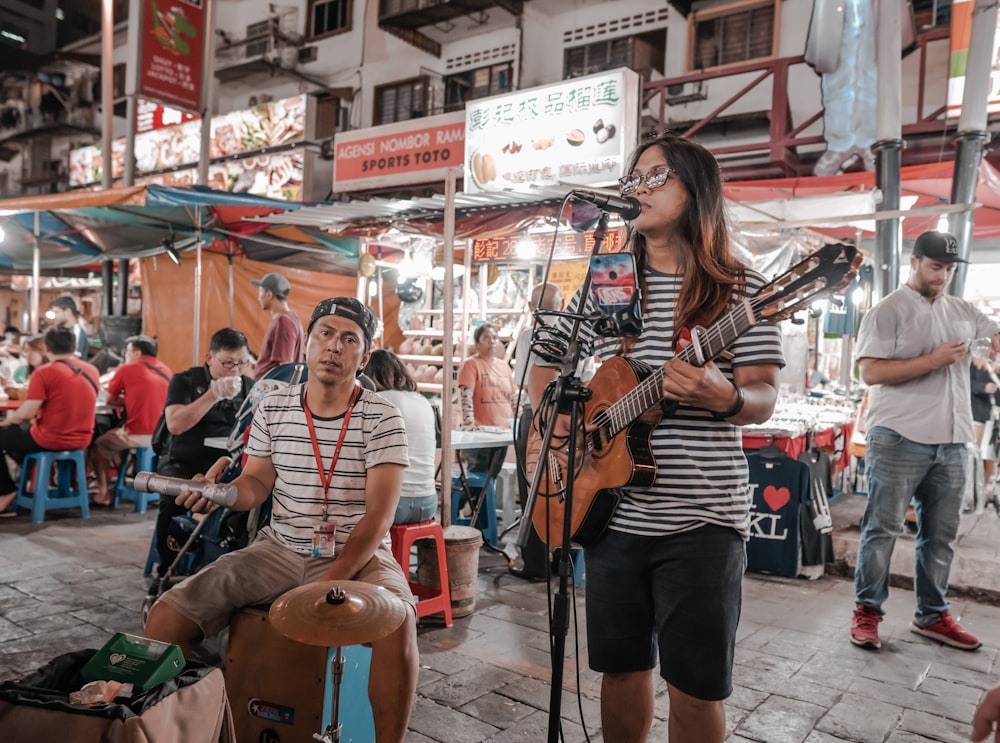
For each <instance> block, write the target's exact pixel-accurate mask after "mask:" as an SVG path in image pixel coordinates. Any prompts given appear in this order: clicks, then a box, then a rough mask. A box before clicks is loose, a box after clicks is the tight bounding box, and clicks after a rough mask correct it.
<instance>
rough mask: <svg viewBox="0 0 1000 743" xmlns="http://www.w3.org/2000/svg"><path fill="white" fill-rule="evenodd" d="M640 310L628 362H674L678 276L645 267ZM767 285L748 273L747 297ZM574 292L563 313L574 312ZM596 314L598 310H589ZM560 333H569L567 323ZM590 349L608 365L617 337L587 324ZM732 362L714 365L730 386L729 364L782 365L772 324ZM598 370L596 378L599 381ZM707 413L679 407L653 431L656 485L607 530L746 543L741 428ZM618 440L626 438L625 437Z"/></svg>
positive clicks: (631, 495)
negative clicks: (712, 534) (704, 535)
mask: <svg viewBox="0 0 1000 743" xmlns="http://www.w3.org/2000/svg"><path fill="white" fill-rule="evenodd" d="M645 277H646V307H647V310H646V312H645V314H644V317H643V329H642V334H641V335H640V337H639V338H637V339H636V344H635V347H634V348H633V350H632V351H631V352H630V354H629V357H630V358H634V359H637V360H639V361H642V362H645V363H646V364H649V365H650V366H651V367H652V368H653V369H657V368H660V367H662V366H663V364H665V363H666V362H667V361H669V360H670V359H671V358H673V356H674V351H673V348H672V347H671V345H670V340H671V338H673V335H674V307H675V305H676V302H677V298H678V296H679V294H680V289H681V284H682V282H683V278H684V277H683V276H682V275H675V274H664V273H660V272H658V271H654V270H652V269H649V268H647V269H646V273H645ZM764 283H765V281H764V279H763V277H762V276H761V275H760V274H757V273H755V272H753V271H747V293H748V294H753V293H754V292H755V291H756V290H757V289H758V288H759V287H760V286H762V285H763V284H764ZM592 303H593V299H592V298H591V301H590V302H588V305H591V304H592ZM578 304H579V293H577V295H576V296H574V298H573V300H572V302H571V303H570V307H569V310H570V311H571V312H572V311H575V308H576V307H577V306H578ZM595 309H596V308H595ZM561 322H562V329H563V330H564V331H567V332H568V330H569V328H570V323H569V321H568V320H562V321H561ZM580 337H581V339H583V340H584V341H592V342H593V343H594V349H595V354H596V355H597V356H598V357H600V358H602V359H607V358H609V357H611V356H614V355H615V352H616V350H617V348H618V345H619V340H618V339H617V338H609V339H601V338H595V336H594V333H593V330H592V328H591V327H590V325H588V324H584V326H583V328H582V329H581V333H580ZM729 352H730V353H731V354H732V355H733V358H732V360H728V359H724V358H719V359H716V361H715V363H716V366H718V367H719V369H720V371H721V372H722V373H723V375H725V377H726V378H727V379H729V380H732V379H733V367H734V366H751V365H758V364H777V365H779V366H784V357H783V356H782V353H781V334H780V331H779V329H778V327H777V326H775V325H758V326H756V327H754V328H752V329H751V330H750V331H749V332H747V333H746V334H744V335H743V336H742V337H741V338H739V340H737V341H736V342H735V343H734V344H733V345H732V346H730V348H729ZM599 374H600V372H598V375H599ZM712 416H713V414H712V413H711V412H710V411H708V410H702V409H698V408H690V407H686V406H683V405H682V406H680V407H679V408H678V410H677V411H676V413H675V414H674V415H673V416H672V417H670V418H665V419H664V420H662V421H661V422H660V424H659V425H658V426H657V427H656V428H655V429H654V430H653V434H652V439H651V443H652V451H653V455H654V458H655V460H656V479H655V480H654V482H653V484H652V486H650V487H648V488H644V489H638V488H627V489H626V490H625V497H624V499H623V500H622V502H621V504H620V505H619V507H618V510H617V511H616V513H615V515H614V517H613V519H612V521H611V524H610V527H609V528H611V529H615V530H618V531H623V532H628V533H631V534H639V535H645V536H661V535H666V534H674V533H678V532H683V531H689V530H691V529H695V528H697V527H699V526H702V525H704V524H706V523H707V524H717V525H720V526H728V527H732V528H734V529H736V530H737V531H739V533H740V534H741V535H742V536H743V538H744V539H748V538H749V514H750V506H751V496H750V492H749V488H748V477H749V475H748V470H747V460H746V457H745V456H744V454H743V447H742V438H741V431H740V428H739V427H737V426H734V425H732V424H731V423H728V422H726V421H716V420H713V417H712ZM619 435H626V432H625V431H623V432H622V433H621V434H619Z"/></svg>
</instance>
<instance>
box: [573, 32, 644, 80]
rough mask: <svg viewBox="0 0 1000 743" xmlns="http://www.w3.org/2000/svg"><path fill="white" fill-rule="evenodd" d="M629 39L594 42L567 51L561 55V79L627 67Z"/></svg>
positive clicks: (625, 37) (624, 37)
mask: <svg viewBox="0 0 1000 743" xmlns="http://www.w3.org/2000/svg"><path fill="white" fill-rule="evenodd" d="M630 46H631V45H630V44H629V38H628V37H627V36H623V37H621V38H619V39H607V40H605V41H595V42H594V43H592V44H586V45H584V46H577V47H574V48H572V49H567V50H566V51H565V53H564V54H563V78H570V77H583V76H584V75H593V74H594V73H596V72H604V71H605V70H610V69H614V68H615V67H628V66H629V61H630V60H629V56H630V55H629V50H630Z"/></svg>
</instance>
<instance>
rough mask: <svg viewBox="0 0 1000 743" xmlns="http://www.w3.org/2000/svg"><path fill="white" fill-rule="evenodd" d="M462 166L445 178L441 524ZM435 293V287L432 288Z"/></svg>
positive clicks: (447, 467) (447, 486)
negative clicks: (457, 219) (459, 189)
mask: <svg viewBox="0 0 1000 743" xmlns="http://www.w3.org/2000/svg"><path fill="white" fill-rule="evenodd" d="M459 172H460V168H448V172H447V173H446V174H445V179H444V231H443V233H442V235H441V237H442V240H443V241H444V287H443V291H442V293H441V294H442V297H443V300H442V301H443V302H444V308H443V309H444V311H443V313H442V315H441V319H442V322H443V323H444V327H443V328H442V330H443V336H444V337H443V338H442V341H443V343H444V348H443V349H442V351H443V353H444V357H443V358H444V372H443V374H444V379H442V380H441V525H442V526H449V525H450V524H451V460H452V451H451V422H452V412H451V401H452V395H453V394H454V390H455V384H454V382H455V191H456V189H457V183H458V173H459ZM431 292H432V293H433V287H432V289H431Z"/></svg>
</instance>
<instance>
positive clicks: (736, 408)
mask: <svg viewBox="0 0 1000 743" xmlns="http://www.w3.org/2000/svg"><path fill="white" fill-rule="evenodd" d="M733 387H735V388H736V402H735V403H733V407H731V408H730V409H729V410H727V411H725V412H724V413H712V418H713V419H714V420H717V421H724V420H726V418H732V417H733V416H734V415H737V414H738V413H739V412H740V411H741V410H743V402H744V400H743V388H742V387H740V386H738V385H735V384H734V385H733Z"/></svg>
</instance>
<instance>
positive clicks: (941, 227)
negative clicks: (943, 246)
mask: <svg viewBox="0 0 1000 743" xmlns="http://www.w3.org/2000/svg"><path fill="white" fill-rule="evenodd" d="M937 231H938V232H948V215H947V214H942V215H941V216H940V217H938V221H937Z"/></svg>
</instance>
